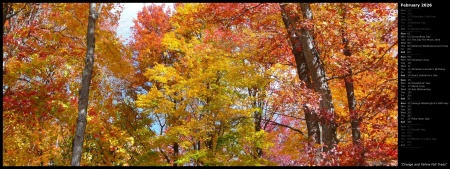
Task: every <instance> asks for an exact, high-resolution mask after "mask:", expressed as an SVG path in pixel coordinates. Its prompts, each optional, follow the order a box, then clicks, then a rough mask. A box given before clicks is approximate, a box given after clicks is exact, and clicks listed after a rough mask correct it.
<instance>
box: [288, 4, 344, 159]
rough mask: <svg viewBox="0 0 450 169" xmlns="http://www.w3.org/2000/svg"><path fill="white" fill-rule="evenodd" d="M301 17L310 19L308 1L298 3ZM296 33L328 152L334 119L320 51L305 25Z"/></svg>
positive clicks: (333, 140) (332, 141)
mask: <svg viewBox="0 0 450 169" xmlns="http://www.w3.org/2000/svg"><path fill="white" fill-rule="evenodd" d="M300 8H301V10H302V15H303V19H305V20H312V19H313V14H312V10H311V7H310V4H309V3H300ZM295 30H296V33H297V35H300V36H299V37H300V42H301V45H302V51H303V53H304V55H305V58H306V65H307V67H308V69H309V72H310V73H311V80H312V82H313V84H314V88H315V90H316V91H317V92H318V93H319V96H320V114H319V120H320V126H321V127H322V132H321V135H322V142H323V144H324V145H325V147H324V149H323V151H324V152H328V151H330V150H332V149H334V148H335V146H336V144H337V138H336V128H337V125H336V119H335V112H334V106H333V101H332V97H331V91H330V88H329V87H328V83H327V80H326V74H325V69H324V67H323V64H322V63H321V61H320V53H319V51H318V50H317V47H316V45H315V40H314V36H313V33H312V30H309V29H307V28H305V27H303V28H301V29H300V31H298V29H295Z"/></svg>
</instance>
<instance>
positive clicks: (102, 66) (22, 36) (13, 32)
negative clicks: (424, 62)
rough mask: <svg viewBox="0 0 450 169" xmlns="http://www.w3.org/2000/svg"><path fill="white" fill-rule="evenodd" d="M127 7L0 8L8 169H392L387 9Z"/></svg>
mask: <svg viewBox="0 0 450 169" xmlns="http://www.w3.org/2000/svg"><path fill="white" fill-rule="evenodd" d="M141 4H142V3H141ZM127 5H130V4H127V3H5V2H3V3H2V6H3V7H2V8H3V15H2V16H3V66H2V69H3V70H2V71H3V93H2V94H3V95H2V99H3V105H2V108H3V117H2V118H3V136H2V137H3V146H2V147H3V148H2V152H3V166H397V165H398V119H397V118H398V111H397V110H398V101H397V100H398V96H397V86H398V70H397V69H398V59H397V57H398V56H397V53H398V52H397V48H398V41H397V39H398V38H397V36H398V35H397V27H398V26H397V25H398V24H397V22H398V18H397V17H398V12H397V10H398V6H397V3H167V4H164V3H162V4H161V3H158V4H155V3H145V4H142V5H140V6H138V7H136V6H135V7H130V6H127ZM125 11H131V12H132V15H134V17H126V16H127V15H128V14H127V13H128V12H125ZM124 22H129V23H130V24H129V25H125V26H123V25H121V24H123V23H124ZM119 27H120V28H119ZM125 30H129V33H128V35H127V34H126V33H123V32H124V31H125Z"/></svg>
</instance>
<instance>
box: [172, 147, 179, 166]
mask: <svg viewBox="0 0 450 169" xmlns="http://www.w3.org/2000/svg"><path fill="white" fill-rule="evenodd" d="M178 153H179V146H178V143H176V142H175V143H173V166H175V167H176V166H178V165H177V163H176V161H177V160H178Z"/></svg>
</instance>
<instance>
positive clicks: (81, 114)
mask: <svg viewBox="0 0 450 169" xmlns="http://www.w3.org/2000/svg"><path fill="white" fill-rule="evenodd" d="M97 15H98V14H97V13H96V11H95V3H90V4H89V21H88V29H87V52H86V61H85V67H84V70H83V74H82V80H81V89H80V91H79V99H78V119H77V127H76V133H75V138H74V140H73V144H72V146H73V147H72V161H71V165H72V166H80V161H81V154H82V150H83V142H84V134H85V131H86V123H87V121H86V117H87V108H88V99H89V87H90V85H91V78H92V70H93V69H94V49H95V37H94V36H95V35H94V31H95V22H96V20H97Z"/></svg>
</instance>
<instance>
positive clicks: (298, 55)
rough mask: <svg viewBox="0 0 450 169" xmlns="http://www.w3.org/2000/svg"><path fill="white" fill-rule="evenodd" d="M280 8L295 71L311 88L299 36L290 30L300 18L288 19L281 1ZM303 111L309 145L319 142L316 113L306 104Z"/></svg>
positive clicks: (286, 11)
mask: <svg viewBox="0 0 450 169" xmlns="http://www.w3.org/2000/svg"><path fill="white" fill-rule="evenodd" d="M280 8H281V11H282V19H283V23H284V26H285V27H286V29H287V30H290V31H287V32H288V36H289V40H290V42H291V44H292V53H293V54H294V57H295V62H296V64H297V73H298V76H299V78H300V80H301V81H303V82H304V83H305V85H306V87H307V88H308V89H310V90H314V89H313V84H312V83H311V78H310V76H309V75H308V74H309V70H308V67H307V65H306V58H305V55H304V54H303V52H302V48H301V45H302V44H301V42H300V36H299V35H296V33H295V31H292V28H293V26H292V25H291V23H297V22H298V20H299V19H300V18H299V16H298V15H295V16H294V17H292V18H291V19H289V17H288V16H289V15H290V14H289V11H288V9H286V8H287V6H286V4H284V3H281V4H280ZM303 112H305V121H306V128H307V131H308V138H309V141H310V145H312V144H314V143H318V144H320V141H321V140H320V130H319V121H318V118H317V114H316V113H315V112H314V111H312V110H310V109H309V108H308V107H307V106H306V104H303Z"/></svg>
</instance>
